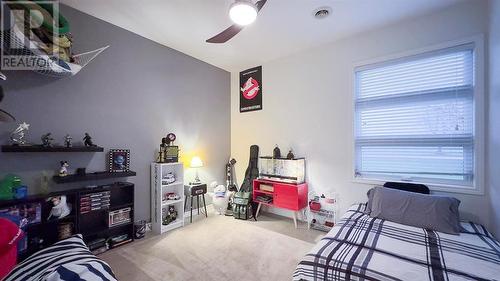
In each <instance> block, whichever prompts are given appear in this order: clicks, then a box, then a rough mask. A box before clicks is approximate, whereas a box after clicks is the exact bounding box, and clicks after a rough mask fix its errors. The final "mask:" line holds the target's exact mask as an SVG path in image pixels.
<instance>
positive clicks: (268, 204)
mask: <svg viewBox="0 0 500 281" xmlns="http://www.w3.org/2000/svg"><path fill="white" fill-rule="evenodd" d="M254 202H255V203H259V204H262V205H266V206H274V205H273V202H270V203H266V202H261V201H258V200H255V199H254Z"/></svg>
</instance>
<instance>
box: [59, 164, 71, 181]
mask: <svg viewBox="0 0 500 281" xmlns="http://www.w3.org/2000/svg"><path fill="white" fill-rule="evenodd" d="M60 163H61V169H59V176H60V177H65V176H67V175H68V167H69V164H68V161H61V162H60Z"/></svg>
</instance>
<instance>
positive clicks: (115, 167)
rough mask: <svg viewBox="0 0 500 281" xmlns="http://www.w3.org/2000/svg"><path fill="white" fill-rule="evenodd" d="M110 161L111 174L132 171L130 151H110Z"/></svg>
mask: <svg viewBox="0 0 500 281" xmlns="http://www.w3.org/2000/svg"><path fill="white" fill-rule="evenodd" d="M108 159H109V160H108V164H109V171H110V172H128V171H129V170H130V150H128V149H110V150H109V158H108Z"/></svg>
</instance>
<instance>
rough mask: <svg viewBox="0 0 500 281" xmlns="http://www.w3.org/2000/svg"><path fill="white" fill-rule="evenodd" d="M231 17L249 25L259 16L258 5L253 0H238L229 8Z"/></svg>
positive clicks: (239, 23)
mask: <svg viewBox="0 0 500 281" xmlns="http://www.w3.org/2000/svg"><path fill="white" fill-rule="evenodd" d="M229 17H230V18H231V20H232V21H233V22H234V23H236V24H238V25H243V26H244V25H249V24H251V23H252V22H254V21H255V19H256V18H257V7H255V4H254V3H253V2H252V1H248V0H237V1H236V2H234V3H233V4H232V5H231V7H230V8H229Z"/></svg>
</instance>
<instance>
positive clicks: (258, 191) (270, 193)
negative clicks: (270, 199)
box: [254, 189, 274, 195]
mask: <svg viewBox="0 0 500 281" xmlns="http://www.w3.org/2000/svg"><path fill="white" fill-rule="evenodd" d="M254 191H255V193H262V194H269V195H273V194H274V192H271V191H265V190H260V189H254Z"/></svg>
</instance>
